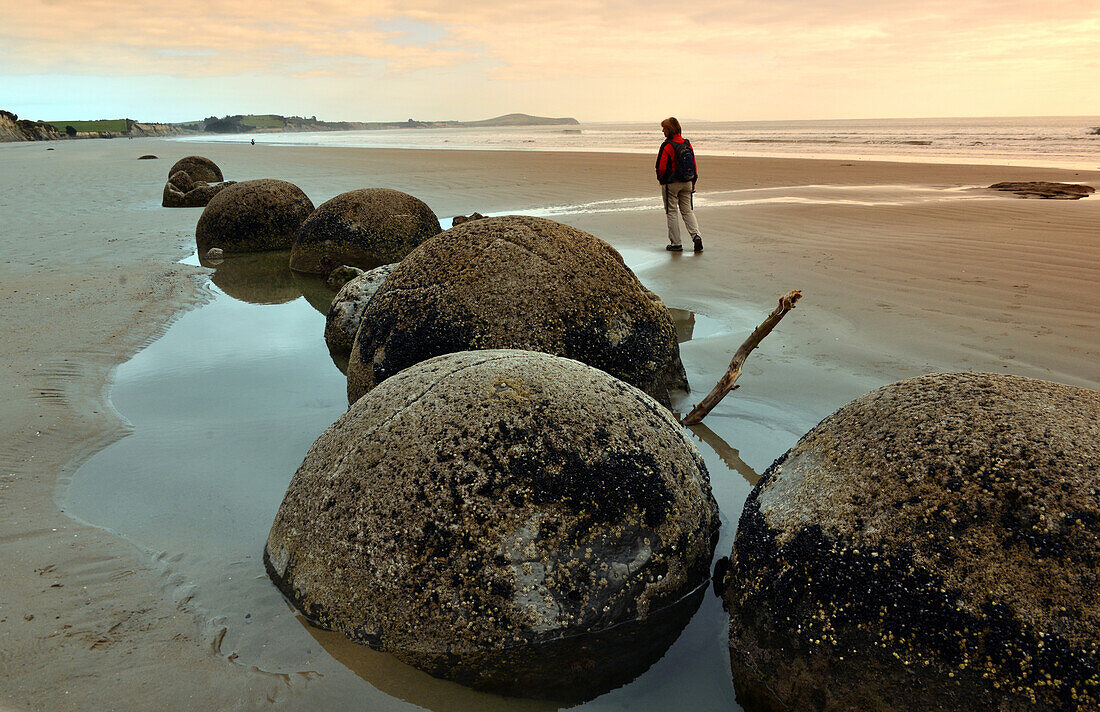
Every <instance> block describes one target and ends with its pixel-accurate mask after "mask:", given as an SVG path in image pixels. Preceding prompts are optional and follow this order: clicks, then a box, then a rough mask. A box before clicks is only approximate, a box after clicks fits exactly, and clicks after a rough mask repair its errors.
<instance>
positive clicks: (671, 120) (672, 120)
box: [661, 116, 682, 134]
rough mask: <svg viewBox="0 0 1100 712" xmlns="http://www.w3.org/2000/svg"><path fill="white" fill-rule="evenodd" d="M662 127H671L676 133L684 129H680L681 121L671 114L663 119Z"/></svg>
mask: <svg viewBox="0 0 1100 712" xmlns="http://www.w3.org/2000/svg"><path fill="white" fill-rule="evenodd" d="M661 128H663V129H670V130H671V131H672V133H674V134H678V133H682V130H681V129H680V122H679V121H677V120H676V117H675V116H670V117H668V118H667V119H665V120H664V121H662V122H661Z"/></svg>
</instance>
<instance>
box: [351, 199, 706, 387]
mask: <svg viewBox="0 0 1100 712" xmlns="http://www.w3.org/2000/svg"><path fill="white" fill-rule="evenodd" d="M492 348H514V349H526V350H530V351H542V352H545V353H552V354H557V355H559V356H565V357H568V358H574V359H577V360H578V361H583V362H584V363H587V364H589V365H590V366H595V367H596V368H600V369H603V370H604V371H607V372H608V373H610V374H611V375H613V376H615V377H616V378H621V379H622V380H624V381H626V382H627V383H630V384H632V385H634V386H637V387H638V388H641V389H642V390H643V391H645V392H646V393H648V394H650V395H651V396H653V397H654V398H656V399H657V400H658V401H660V402H661V403H664V404H666V405H667V404H669V403H670V402H671V397H670V391H673V390H679V389H685V388H686V387H687V378H686V376H685V375H684V367H683V364H682V363H681V362H680V348H679V345H678V343H677V340H676V325H675V323H674V322H673V319H672V316H671V314H669V311H668V308H667V307H665V305H664V304H663V303H662V302H661V301H660V299H658V298H656V295H654V294H653V293H652V292H649V291H648V290H646V289H645V287H643V286H642V284H641V282H639V281H638V278H637V277H635V276H634V273H633V272H631V271H630V269H629V268H628V267H627V266H626V264H624V262H623V258H622V256H621V255H619V253H618V252H617V251H616V250H615V248H613V247H611V246H610V245H608V244H607V243H606V242H604V241H602V240H599V239H597V238H595V237H593V236H592V235H589V234H588V233H586V232H582V231H581V230H577V229H576V228H573V227H570V226H568V225H564V224H562V223H559V222H554V221H553V220H546V219H543V218H533V217H524V216H517V215H511V216H506V217H497V218H485V219H482V220H474V221H470V222H466V223H463V224H462V225H459V226H458V227H453V228H451V229H450V230H447V231H446V232H444V233H442V234H440V235H439V236H438V237H435V238H433V239H431V240H428V241H427V242H425V243H424V244H423V245H421V246H420V247H419V248H417V249H416V250H415V251H414V252H413V253H411V254H410V255H409V256H408V257H407V258H405V260H403V261H402V262H401V265H400V266H399V267H398V268H397V269H396V270H395V271H394V273H393V274H392V275H390V277H389V278H388V279H387V280H386V282H385V284H383V285H382V287H380V288H379V290H378V292H377V293H376V294H375V295H374V298H373V299H371V301H370V304H369V305H368V306H367V310H366V312H364V314H363V324H362V326H361V328H360V329H359V334H358V336H357V338H356V342H355V346H354V347H353V348H352V353H351V359H350V364H349V367H348V401H349V402H354V401H355V399H356V398H358V397H360V396H361V395H363V393H366V392H367V391H369V390H370V389H371V388H373V387H374V386H375V385H377V384H378V383H380V382H382V381H383V380H385V379H386V378H389V377H390V376H392V375H393V374H395V373H397V372H398V371H400V370H401V369H403V368H407V367H408V366H411V365H412V364H414V363H417V362H419V361H422V360H424V359H427V358H431V357H432V356H438V355H439V354H444V353H450V352H453V351H465V350H469V349H492Z"/></svg>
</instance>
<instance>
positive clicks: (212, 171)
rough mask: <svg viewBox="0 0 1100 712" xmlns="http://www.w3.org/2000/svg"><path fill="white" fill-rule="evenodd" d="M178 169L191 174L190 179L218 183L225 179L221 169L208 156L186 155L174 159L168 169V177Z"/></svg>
mask: <svg viewBox="0 0 1100 712" xmlns="http://www.w3.org/2000/svg"><path fill="white" fill-rule="evenodd" d="M178 171H183V172H184V173H186V174H187V175H189V176H191V180H201V181H205V182H207V183H220V182H222V181H223V180H225V176H223V175H222V169H221V168H218V165H217V164H216V163H214V162H213V161H211V160H210V159H209V158H203V157H202V156H187V157H186V158H181V159H180V160H178V161H176V163H175V164H174V165H173V166H172V167H171V168H170V169H169V170H168V177H169V178H171V177H172V174H173V173H176V172H178Z"/></svg>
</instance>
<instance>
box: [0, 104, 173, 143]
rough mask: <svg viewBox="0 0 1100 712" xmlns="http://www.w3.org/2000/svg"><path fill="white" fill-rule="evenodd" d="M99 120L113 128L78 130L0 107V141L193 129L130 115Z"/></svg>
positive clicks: (148, 134)
mask: <svg viewBox="0 0 1100 712" xmlns="http://www.w3.org/2000/svg"><path fill="white" fill-rule="evenodd" d="M77 123H92V124H94V123H102V124H106V125H111V126H112V128H113V127H114V126H117V130H104V131H86V130H85V131H81V130H78V129H77V128H76V127H74V126H64V127H62V126H59V125H57V124H54V123H50V122H48V121H30V120H29V119H20V118H19V116H18V115H16V114H13V113H11V112H10V111H4V110H3V109H0V142H11V141H57V140H61V139H69V138H120V137H123V136H127V137H137V136H171V135H179V134H189V133H194V132H193V131H190V130H188V129H185V128H183V127H180V126H177V125H175V124H157V123H141V122H138V121H134V120H133V119H121V120H118V121H110V122H106V121H105V122H77Z"/></svg>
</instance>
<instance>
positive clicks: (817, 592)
mask: <svg viewBox="0 0 1100 712" xmlns="http://www.w3.org/2000/svg"><path fill="white" fill-rule="evenodd" d="M1098 492H1100V393H1098V392H1097V391H1092V390H1087V389H1084V388H1075V387H1072V386H1066V385H1062V384H1058V383H1051V382H1048V381H1039V380H1033V379H1027V378H1020V377H1015V376H1004V375H996V374H982V373H946V374H933V375H929V376H922V377H920V378H914V379H911V380H907V381H902V382H900V383H895V384H892V385H889V386H886V387H884V388H880V389H879V390H877V391H874V392H873V393H870V394H868V395H865V396H863V397H861V398H858V399H856V400H854V401H852V402H851V403H849V404H848V405H846V406H844V407H842V408H841V409H840V410H838V411H837V412H835V413H833V414H832V415H830V416H829V417H828V418H826V419H825V420H823V421H822V422H821V424H820V425H818V426H817V427H816V428H814V429H813V430H812V431H811V432H810V433H808V434H807V435H806V436H805V437H803V438H802V440H801V441H800V442H799V443H798V444H797V445H796V446H795V447H794V448H792V449H791V450H790V451H789V452H788V453H787V454H786V455H784V456H783V457H781V458H780V459H779V460H777V461H776V462H775V464H773V465H772V466H771V468H769V469H768V471H767V472H766V473H765V474H764V476H763V478H762V479H761V481H760V482H759V484H757V486H756V487H755V488H754V490H753V492H752V494H751V495H750V497H749V499H748V500H747V502H746V503H745V508H744V511H743V513H742V515H741V520H740V524H739V526H738V530H737V538H736V540H735V542H734V548H733V555H732V557H731V564H730V568H729V571H728V574H727V575H725V576H724V577H723V578H724V585H725V587H726V592H725V600H726V605H727V608H728V609H729V611H730V654H731V662H732V665H733V671H734V677H735V680H737V681H738V683H739V685H740V686H741V687H742V690H741V691H742V693H743V694H744V695H745V696H747V698H749V699H754V700H755V701H756V702H757V703H760V702H761V701H766V702H768V703H769V704H770V707H769V706H766V705H765V706H764V707H763V708H768V709H782V710H838V711H839V710H857V709H867V710H870V709H873V710H876V712H895V711H896V712H901V711H903V710H904V711H906V712H909V711H916V712H921V711H924V710H979V709H980V710H1001V711H1007V710H1023V709H1027V710H1051V711H1053V710H1095V709H1098V708H1100V668H1098V662H1100V660H1098V654H1097V650H1098V646H1100V585H1098V578H1100V573H1098V569H1097V564H1098V562H1100V496H1098ZM716 578H717V576H716ZM760 708H761V707H754V709H760Z"/></svg>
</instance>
